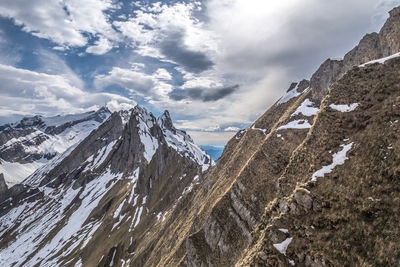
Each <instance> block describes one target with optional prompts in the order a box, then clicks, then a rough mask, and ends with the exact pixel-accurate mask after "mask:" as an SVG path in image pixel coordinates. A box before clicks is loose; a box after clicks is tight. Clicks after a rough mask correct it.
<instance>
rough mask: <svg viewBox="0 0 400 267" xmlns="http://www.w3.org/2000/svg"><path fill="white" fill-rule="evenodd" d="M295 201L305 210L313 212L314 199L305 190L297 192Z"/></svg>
mask: <svg viewBox="0 0 400 267" xmlns="http://www.w3.org/2000/svg"><path fill="white" fill-rule="evenodd" d="M294 200H295V201H296V202H297V204H299V205H300V206H301V207H302V208H304V209H305V210H311V208H312V206H313V201H312V198H311V197H310V196H309V195H308V194H307V193H306V192H305V191H303V190H298V191H296V193H295V194H294Z"/></svg>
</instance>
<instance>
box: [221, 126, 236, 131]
mask: <svg viewBox="0 0 400 267" xmlns="http://www.w3.org/2000/svg"><path fill="white" fill-rule="evenodd" d="M239 130H240V128H238V127H234V126H230V127H227V128H225V129H224V131H225V132H237V131H239Z"/></svg>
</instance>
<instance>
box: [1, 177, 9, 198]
mask: <svg viewBox="0 0 400 267" xmlns="http://www.w3.org/2000/svg"><path fill="white" fill-rule="evenodd" d="M7 190H8V187H7V185H6V181H5V180H4V175H3V174H2V173H0V201H1V199H4V196H5V193H6V192H7Z"/></svg>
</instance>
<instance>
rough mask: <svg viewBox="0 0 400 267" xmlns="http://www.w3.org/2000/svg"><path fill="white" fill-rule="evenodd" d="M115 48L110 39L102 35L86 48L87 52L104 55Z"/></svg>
mask: <svg viewBox="0 0 400 267" xmlns="http://www.w3.org/2000/svg"><path fill="white" fill-rule="evenodd" d="M112 48H113V46H112V45H111V43H110V41H108V39H106V38H103V37H100V38H99V39H98V40H97V41H96V42H95V43H94V45H93V46H89V47H88V48H86V53H90V54H95V55H103V54H105V53H107V52H108V51H110V50H111V49H112Z"/></svg>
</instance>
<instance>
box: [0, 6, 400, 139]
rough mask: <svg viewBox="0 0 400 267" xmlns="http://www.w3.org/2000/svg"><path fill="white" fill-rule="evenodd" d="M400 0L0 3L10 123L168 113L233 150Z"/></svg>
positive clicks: (2, 109) (2, 105) (1, 80)
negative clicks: (93, 114)
mask: <svg viewBox="0 0 400 267" xmlns="http://www.w3.org/2000/svg"><path fill="white" fill-rule="evenodd" d="M398 5H400V0H351V1H349V0H331V1H320V0H280V1H269V0H204V1H175V0H170V1H161V2H160V1H152V0H146V1H126V0H119V1H116V0H115V1H114V0H85V1H80V0H51V1H49V0H13V1H8V0H0V123H6V122H12V121H15V120H17V119H18V118H21V117H22V116H31V115H37V114H39V115H44V116H53V115H58V114H69V113H78V112H85V111H89V110H94V109H97V108H99V107H101V106H104V105H106V106H107V107H109V108H110V110H112V111H115V110H119V109H127V108H131V107H133V106H134V105H136V104H140V105H142V106H144V107H146V108H147V109H148V110H149V111H151V112H152V113H153V114H154V115H155V116H158V115H160V114H161V113H162V112H163V111H164V110H165V109H168V110H169V111H170V113H171V116H172V119H173V121H174V124H175V126H176V127H178V128H181V129H184V130H187V131H188V132H189V133H190V134H191V135H192V137H193V138H194V140H195V141H196V142H197V143H198V144H202V145H221V144H222V145H223V144H224V143H225V142H226V141H227V140H228V139H229V138H230V137H231V136H232V135H234V134H235V132H236V131H238V130H239V129H242V128H246V127H248V126H249V125H250V124H251V123H252V122H253V121H254V120H255V119H257V118H258V117H259V116H260V115H261V114H262V113H263V112H265V110H266V109H267V108H268V107H269V106H271V105H272V104H273V103H274V102H275V101H277V100H278V99H279V98H280V97H281V96H282V94H283V93H284V92H285V91H286V90H287V88H288V87H289V85H290V84H291V82H295V81H300V80H302V79H304V78H305V79H309V78H310V76H311V75H312V73H313V72H314V71H315V70H316V69H317V68H318V67H319V65H320V64H321V63H322V62H323V61H324V60H325V59H327V58H342V57H343V55H344V54H345V53H346V52H347V51H349V50H350V49H352V48H353V47H354V46H355V45H356V44H357V43H358V41H359V40H360V39H361V38H362V36H363V35H364V34H366V33H369V32H373V31H378V30H379V29H380V28H381V27H382V25H383V23H384V21H385V20H386V19H387V17H388V14H387V12H388V11H389V10H390V9H392V8H393V7H395V6H398Z"/></svg>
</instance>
